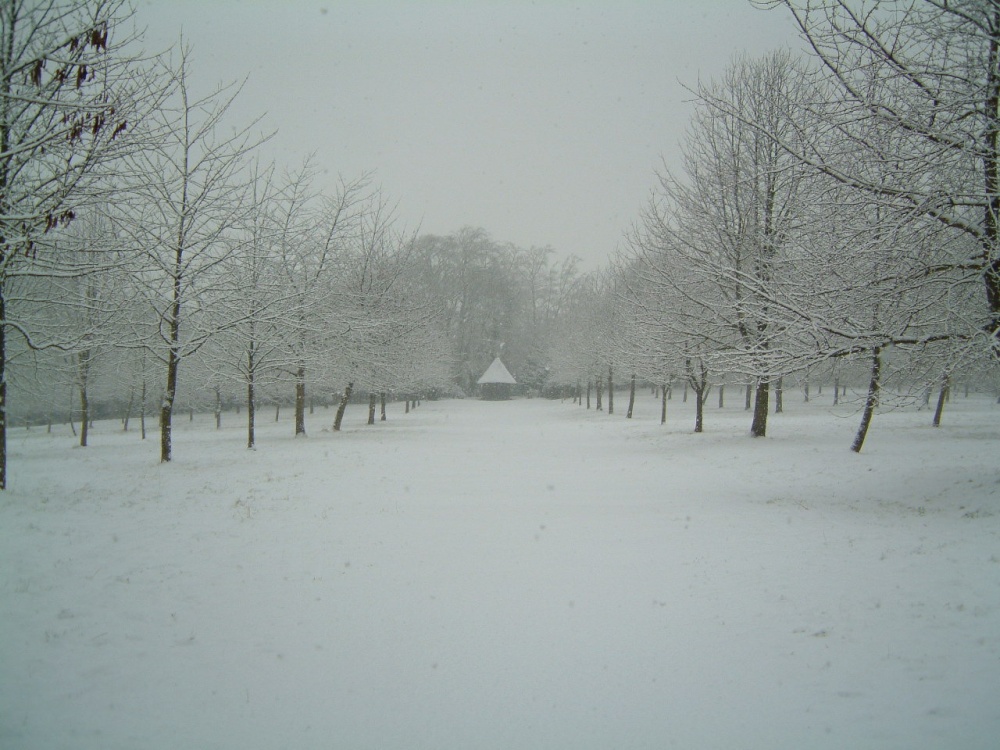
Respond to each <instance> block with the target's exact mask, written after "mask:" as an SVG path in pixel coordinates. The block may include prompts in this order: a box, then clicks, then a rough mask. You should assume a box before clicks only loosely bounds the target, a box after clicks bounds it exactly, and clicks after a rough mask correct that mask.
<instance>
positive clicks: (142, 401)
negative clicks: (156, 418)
mask: <svg viewBox="0 0 1000 750" xmlns="http://www.w3.org/2000/svg"><path fill="white" fill-rule="evenodd" d="M139 439H140V440H145V439H146V378H143V379H142V395H141V396H140V398H139Z"/></svg>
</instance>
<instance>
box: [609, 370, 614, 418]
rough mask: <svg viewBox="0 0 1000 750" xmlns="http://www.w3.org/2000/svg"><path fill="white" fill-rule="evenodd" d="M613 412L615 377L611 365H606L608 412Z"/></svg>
mask: <svg viewBox="0 0 1000 750" xmlns="http://www.w3.org/2000/svg"><path fill="white" fill-rule="evenodd" d="M614 413H615V377H614V371H613V370H612V368H611V365H608V414H614Z"/></svg>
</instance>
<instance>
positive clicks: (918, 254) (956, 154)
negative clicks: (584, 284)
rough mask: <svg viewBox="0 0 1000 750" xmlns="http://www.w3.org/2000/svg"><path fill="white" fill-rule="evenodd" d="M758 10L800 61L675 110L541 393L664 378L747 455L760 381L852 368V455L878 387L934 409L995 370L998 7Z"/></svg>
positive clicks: (765, 393)
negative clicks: (792, 28)
mask: <svg viewBox="0 0 1000 750" xmlns="http://www.w3.org/2000/svg"><path fill="white" fill-rule="evenodd" d="M761 5H766V6H769V7H770V6H783V7H784V8H785V10H786V11H789V12H791V13H792V14H793V16H794V18H795V20H796V22H797V24H798V25H799V28H800V30H801V32H802V35H803V38H804V39H805V40H806V42H807V44H808V47H809V48H810V49H811V51H812V55H811V56H808V57H797V56H795V55H793V54H791V53H789V52H775V53H772V54H770V55H767V56H765V57H763V58H761V59H748V58H738V59H736V60H734V61H733V63H732V65H731V66H730V68H729V70H728V71H727V72H726V74H725V75H724V76H722V77H721V78H720V79H719V80H715V81H711V82H705V83H701V84H699V85H698V86H697V87H696V89H694V91H693V93H694V94H695V97H696V112H695V114H694V117H693V119H692V122H691V127H690V129H689V131H688V133H687V135H686V138H685V140H684V142H683V162H682V164H681V165H680V167H681V168H680V169H677V170H671V169H668V168H667V167H666V166H665V167H664V168H663V169H662V170H660V172H659V185H658V189H657V190H656V191H655V193H654V195H653V196H652V197H651V199H650V201H649V203H648V205H647V206H646V207H645V208H644V209H643V211H642V214H641V217H640V219H639V221H638V222H637V223H636V226H635V228H634V230H633V231H631V232H630V233H629V236H628V238H627V243H626V247H625V250H624V251H623V252H622V253H621V254H620V257H619V258H617V259H616V260H615V262H614V263H612V264H611V266H610V267H609V268H608V269H607V271H606V273H605V274H604V277H603V278H602V279H601V280H600V281H599V282H595V284H596V285H597V286H598V287H599V289H598V290H597V292H596V293H595V297H596V299H598V300H603V305H604V309H603V311H602V310H601V309H600V306H599V305H595V304H589V305H588V306H587V309H588V310H589V312H590V315H591V316H592V320H593V325H592V326H590V327H588V328H586V329H582V332H581V331H580V330H579V329H578V333H577V334H576V335H577V336H578V338H579V339H580V340H579V341H578V342H576V343H575V344H573V343H571V342H565V343H566V345H567V346H568V349H569V353H570V355H567V356H563V357H562V360H563V361H564V362H567V363H569V367H568V369H567V370H566V372H564V373H562V374H561V377H563V379H564V380H565V381H566V382H571V381H572V380H573V379H574V378H576V379H582V380H584V381H588V382H590V381H595V382H596V383H597V384H598V388H599V389H600V387H601V381H602V380H604V381H605V384H606V385H610V383H611V382H612V379H613V377H614V373H615V372H616V371H619V372H623V373H624V374H625V375H626V376H627V377H628V376H632V377H634V376H636V375H638V376H639V377H640V378H644V379H646V380H649V381H651V382H653V383H658V384H667V383H669V382H670V381H671V380H672V379H673V378H675V377H681V378H684V379H685V381H686V382H687V383H688V385H690V386H691V387H692V388H693V389H694V391H695V393H696V395H697V396H698V399H699V407H700V405H701V403H702V402H703V399H704V395H705V394H706V393H707V391H708V388H709V387H710V385H711V382H712V380H713V379H714V380H715V381H716V382H720V381H721V380H722V378H723V377H728V378H730V379H731V382H737V383H741V384H746V385H749V386H750V387H751V388H752V389H753V392H754V396H753V410H752V411H753V418H752V424H751V428H750V432H751V434H752V435H754V436H763V435H765V434H766V427H767V416H768V411H769V403H770V397H771V393H772V391H773V389H774V388H775V386H776V385H778V384H780V383H781V381H782V379H784V378H792V377H798V378H801V379H803V380H807V379H808V377H809V374H810V373H813V374H815V373H817V372H822V371H830V370H832V369H833V368H838V369H839V370H840V371H841V372H843V371H845V370H850V369H855V370H856V369H857V368H858V367H859V366H863V367H864V368H865V369H866V372H867V374H866V376H865V379H866V381H867V397H866V399H865V401H864V405H863V411H862V418H861V424H860V426H859V429H858V431H857V435H856V437H855V440H854V443H853V445H852V448H853V450H855V451H860V450H861V447H862V445H863V442H864V439H865V435H866V433H867V429H868V425H869V423H870V421H871V418H872V414H873V413H874V410H875V407H876V405H877V403H878V401H879V398H880V397H883V383H885V382H887V381H888V380H889V378H890V377H892V378H893V379H894V382H897V383H900V382H901V383H906V384H908V385H909V386H910V388H911V389H913V391H914V392H920V393H922V392H924V391H925V390H926V389H927V388H928V387H931V386H938V387H940V388H941V389H942V392H944V391H946V389H947V387H948V384H949V382H950V381H951V379H952V377H953V375H954V374H955V373H957V372H962V373H963V375H964V376H965V377H969V375H970V373H972V372H975V371H979V372H982V373H984V374H985V373H989V372H995V370H996V367H997V359H998V355H1000V238H998V236H997V226H998V225H997V219H998V216H997V213H998V210H1000V112H998V105H1000V53H998V49H1000V3H998V2H996V0H964V1H962V0H959V1H958V2H954V1H951V0H949V1H948V2H945V0H919V1H918V2H909V1H907V2H867V1H865V0H856V1H855V0H851V1H848V0H781V1H775V2H765V3H761ZM572 355H575V357H576V359H575V361H574V360H573V356H572ZM890 371H891V372H890ZM598 393H599V394H600V390H599V391H598ZM609 395H610V392H609ZM598 397H599V398H600V396H598ZM609 407H610V404H609ZM609 410H610V409H609ZM696 429H697V430H700V429H701V410H700V408H699V410H698V421H697V425H696Z"/></svg>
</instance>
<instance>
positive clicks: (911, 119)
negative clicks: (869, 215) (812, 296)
mask: <svg viewBox="0 0 1000 750" xmlns="http://www.w3.org/2000/svg"><path fill="white" fill-rule="evenodd" d="M758 4H759V5H761V6H764V7H774V6H781V7H784V8H786V9H787V10H788V11H790V12H791V14H792V16H793V18H794V19H795V22H796V23H797V25H798V26H799V28H800V30H801V32H802V35H803V37H804V38H805V39H806V41H807V42H808V44H809V46H810V48H811V50H812V52H813V53H814V55H815V57H816V59H817V60H818V61H819V62H820V64H821V66H822V70H821V71H819V72H818V73H817V74H816V80H815V84H814V87H815V88H817V89H819V88H825V87H828V86H829V85H830V84H832V87H833V90H834V91H835V92H836V94H837V95H836V96H833V97H825V96H824V97H819V98H817V99H816V100H815V101H814V103H813V104H812V106H811V108H812V110H813V111H814V114H815V115H816V117H815V118H814V121H815V122H820V123H824V124H825V132H824V133H818V134H817V137H814V138H810V139H808V140H804V139H801V138H799V139H794V140H793V139H788V138H786V137H784V136H782V135H779V134H772V137H773V138H774V139H775V141H776V143H778V144H780V145H781V147H782V148H783V149H785V150H786V151H787V152H788V153H789V154H791V155H793V156H795V157H796V158H797V159H799V160H801V161H802V162H803V163H805V164H808V165H809V166H810V167H812V168H814V169H816V170H819V171H821V172H822V173H824V174H826V175H828V176H829V177H831V178H833V179H835V180H837V181H838V182H840V183H842V184H843V185H845V186H847V187H849V188H850V189H852V190H854V191H858V192H860V193H863V194H866V195H868V196H872V197H874V198H875V199H877V200H878V201H880V202H881V203H883V204H886V205H892V206H894V207H895V208H897V209H899V210H902V211H908V212H916V213H919V214H921V215H923V216H926V217H928V218H929V219H931V220H932V221H934V222H937V223H939V224H941V225H942V226H943V227H944V228H946V229H947V230H948V231H949V232H953V233H956V234H961V235H966V236H967V237H969V238H971V239H972V240H973V241H974V244H975V250H974V251H973V252H972V253H970V254H969V255H968V256H966V257H965V258H962V259H961V260H960V261H959V262H957V263H954V264H950V265H949V267H947V268H942V269H941V271H943V272H950V271H951V270H952V269H954V268H956V267H957V268H959V269H967V268H971V269H974V270H975V271H977V273H978V278H979V281H978V282H977V283H980V284H982V287H981V288H982V289H984V290H985V307H984V310H983V313H981V314H980V316H979V318H978V323H977V325H976V326H975V327H974V328H972V329H971V330H969V331H966V332H965V335H967V336H972V335H974V334H975V333H977V332H984V333H985V334H986V337H985V338H986V341H987V344H988V346H990V347H992V350H993V352H994V355H998V356H1000V5H998V4H997V3H996V2H995V1H994V0H760V1H759V3H758ZM859 122H868V123H870V124H871V127H875V128H878V129H881V130H883V131H888V132H891V133H892V134H893V136H894V137H892V138H878V139H869V138H867V135H868V133H870V132H871V127H863V128H858V127H856V124H857V123H859ZM762 130H764V131H766V130H767V128H762ZM833 134H835V137H828V136H830V135H833ZM845 139H846V140H847V142H846V143H845ZM845 153H849V154H850V155H851V158H850V159H844V158H842V155H843V154H845ZM873 163H877V164H879V165H881V166H882V168H881V169H880V170H879V171H878V172H877V173H872V172H871V171H869V170H868V169H867V166H868V165H871V164H873ZM873 178H874V179H873Z"/></svg>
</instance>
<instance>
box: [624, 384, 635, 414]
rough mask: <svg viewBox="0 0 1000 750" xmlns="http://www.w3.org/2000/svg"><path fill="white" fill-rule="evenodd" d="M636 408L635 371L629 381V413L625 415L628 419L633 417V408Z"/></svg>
mask: <svg viewBox="0 0 1000 750" xmlns="http://www.w3.org/2000/svg"><path fill="white" fill-rule="evenodd" d="M634 408H635V373H634V372H633V373H632V380H631V381H629V386H628V413H627V414H626V415H625V417H626V418H627V419H631V418H632V409H634Z"/></svg>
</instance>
